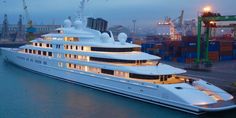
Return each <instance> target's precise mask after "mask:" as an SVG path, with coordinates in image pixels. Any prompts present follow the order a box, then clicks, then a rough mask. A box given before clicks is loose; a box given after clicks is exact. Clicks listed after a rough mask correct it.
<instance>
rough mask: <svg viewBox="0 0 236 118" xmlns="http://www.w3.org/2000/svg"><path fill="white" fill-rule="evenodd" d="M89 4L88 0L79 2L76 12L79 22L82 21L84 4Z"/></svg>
mask: <svg viewBox="0 0 236 118" xmlns="http://www.w3.org/2000/svg"><path fill="white" fill-rule="evenodd" d="M87 2H89V0H81V1H80V5H79V10H78V12H77V17H78V18H79V19H80V20H84V9H85V4H86V3H87Z"/></svg>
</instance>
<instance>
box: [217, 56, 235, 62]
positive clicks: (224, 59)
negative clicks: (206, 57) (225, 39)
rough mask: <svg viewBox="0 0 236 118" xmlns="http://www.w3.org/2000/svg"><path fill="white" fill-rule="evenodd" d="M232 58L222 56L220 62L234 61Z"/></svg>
mask: <svg viewBox="0 0 236 118" xmlns="http://www.w3.org/2000/svg"><path fill="white" fill-rule="evenodd" d="M232 59H233V57H232V56H220V61H229V60H232Z"/></svg>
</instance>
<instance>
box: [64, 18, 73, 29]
mask: <svg viewBox="0 0 236 118" xmlns="http://www.w3.org/2000/svg"><path fill="white" fill-rule="evenodd" d="M71 25H72V22H71V20H70V19H66V20H65V21H64V27H66V28H69V27H71Z"/></svg>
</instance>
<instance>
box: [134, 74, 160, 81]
mask: <svg viewBox="0 0 236 118" xmlns="http://www.w3.org/2000/svg"><path fill="white" fill-rule="evenodd" d="M129 76H130V78H135V79H150V80H154V79H159V76H158V75H141V74H134V73H130V74H129Z"/></svg>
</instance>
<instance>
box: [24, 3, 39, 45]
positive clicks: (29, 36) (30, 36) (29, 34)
mask: <svg viewBox="0 0 236 118" xmlns="http://www.w3.org/2000/svg"><path fill="white" fill-rule="evenodd" d="M22 2H23V9H24V12H25V18H26V20H27V30H26V32H27V35H26V37H27V39H28V41H30V40H32V39H34V33H35V32H36V28H34V27H33V21H32V20H31V18H30V15H29V11H28V6H27V5H26V1H25V0H22Z"/></svg>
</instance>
